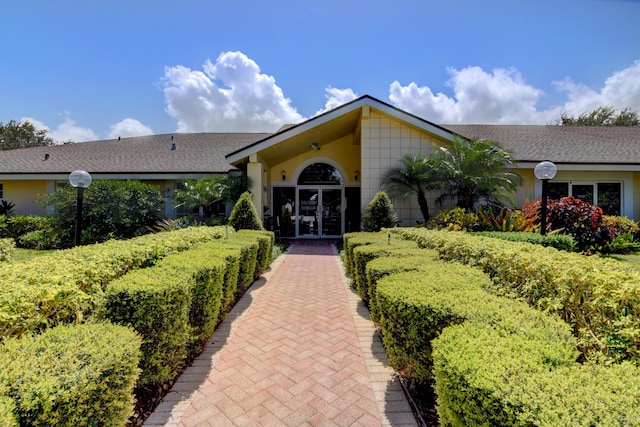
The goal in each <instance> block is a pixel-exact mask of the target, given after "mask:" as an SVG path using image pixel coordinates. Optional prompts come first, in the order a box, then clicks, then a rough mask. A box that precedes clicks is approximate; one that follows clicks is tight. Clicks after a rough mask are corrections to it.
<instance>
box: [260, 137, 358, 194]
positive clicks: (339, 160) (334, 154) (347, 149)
mask: <svg viewBox="0 0 640 427" xmlns="http://www.w3.org/2000/svg"><path fill="white" fill-rule="evenodd" d="M327 160H328V161H329V162H330V163H331V164H333V165H334V166H337V167H338V169H341V171H342V172H343V173H344V174H345V175H346V176H343V177H342V178H343V179H344V181H345V184H347V185H349V184H356V183H357V182H359V181H355V179H354V176H355V171H358V172H359V174H361V171H360V146H359V145H355V144H354V143H353V134H349V135H345V136H344V137H342V138H339V139H337V140H335V141H332V142H330V143H328V144H323V145H322V148H321V149H320V151H311V150H309V151H308V152H306V153H304V154H302V155H300V156H296V157H293V158H291V159H289V160H287V161H285V162H282V163H279V164H276V165H273V166H271V168H270V170H269V174H268V176H269V180H270V182H271V184H273V185H295V184H296V182H297V179H298V176H297V175H298V174H299V173H300V172H301V169H302V165H305V166H306V165H308V164H309V163H311V162H314V161H319V162H322V161H327ZM282 171H285V173H286V176H287V178H286V179H285V180H284V181H283V180H282Z"/></svg>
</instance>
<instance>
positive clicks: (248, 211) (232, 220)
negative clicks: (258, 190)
mask: <svg viewBox="0 0 640 427" xmlns="http://www.w3.org/2000/svg"><path fill="white" fill-rule="evenodd" d="M229 225H230V226H232V227H233V228H234V229H236V230H264V227H263V226H262V222H261V221H260V215H259V214H258V210H257V209H256V205H254V204H253V200H252V198H251V193H249V192H248V191H246V192H244V193H242V195H241V196H240V198H239V199H238V201H237V202H236V204H235V205H234V206H233V210H232V211H231V215H229Z"/></svg>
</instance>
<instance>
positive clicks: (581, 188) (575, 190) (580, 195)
mask: <svg viewBox="0 0 640 427" xmlns="http://www.w3.org/2000/svg"><path fill="white" fill-rule="evenodd" d="M571 193H572V194H571V195H572V196H573V197H575V198H576V199H580V200H583V201H585V202H587V203H591V204H593V203H594V200H593V184H574V185H573V186H572V187H571Z"/></svg>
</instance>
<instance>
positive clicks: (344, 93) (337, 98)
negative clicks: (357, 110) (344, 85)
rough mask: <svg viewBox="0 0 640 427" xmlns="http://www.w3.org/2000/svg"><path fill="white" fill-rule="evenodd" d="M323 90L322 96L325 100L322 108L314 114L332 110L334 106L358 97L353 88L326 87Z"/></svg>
mask: <svg viewBox="0 0 640 427" xmlns="http://www.w3.org/2000/svg"><path fill="white" fill-rule="evenodd" d="M324 91H325V94H324V96H325V98H327V102H326V103H325V104H324V108H323V109H321V110H318V112H317V113H316V116H317V115H319V114H322V113H324V112H327V111H330V110H333V109H334V108H336V107H339V106H341V105H343V104H346V103H347V102H350V101H353V100H354V99H356V98H357V97H358V95H357V94H356V93H355V92H354V91H353V89H337V88H332V87H328V88H326V89H325V90H324Z"/></svg>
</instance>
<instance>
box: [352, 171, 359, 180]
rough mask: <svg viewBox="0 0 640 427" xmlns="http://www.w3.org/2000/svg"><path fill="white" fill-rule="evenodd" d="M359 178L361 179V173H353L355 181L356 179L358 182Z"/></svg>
mask: <svg viewBox="0 0 640 427" xmlns="http://www.w3.org/2000/svg"><path fill="white" fill-rule="evenodd" d="M358 178H360V172H359V171H355V172H354V173H353V179H355V180H356V181H357V180H358Z"/></svg>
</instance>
